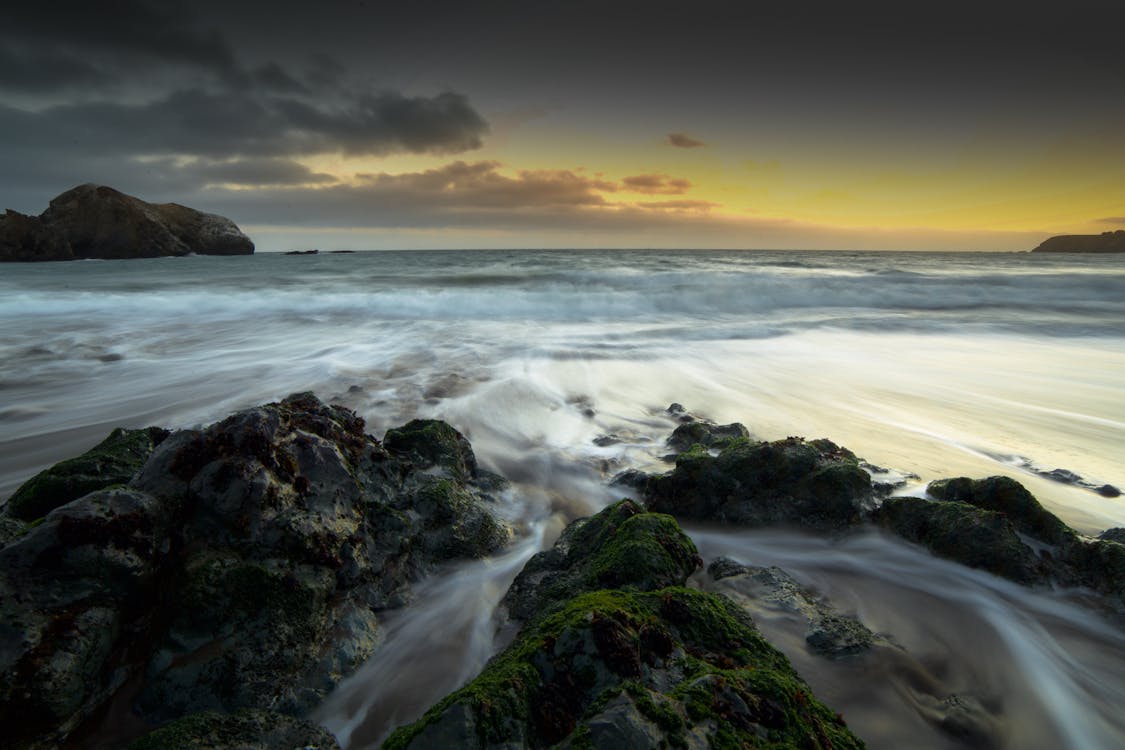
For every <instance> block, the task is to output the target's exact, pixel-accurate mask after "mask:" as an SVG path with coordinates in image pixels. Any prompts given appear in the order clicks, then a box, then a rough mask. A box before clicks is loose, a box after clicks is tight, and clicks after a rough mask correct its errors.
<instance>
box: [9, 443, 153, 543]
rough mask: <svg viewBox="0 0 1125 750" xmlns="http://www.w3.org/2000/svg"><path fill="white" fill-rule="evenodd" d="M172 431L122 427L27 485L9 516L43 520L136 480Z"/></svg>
mask: <svg viewBox="0 0 1125 750" xmlns="http://www.w3.org/2000/svg"><path fill="white" fill-rule="evenodd" d="M168 434H169V433H168V431H167V430H164V429H161V428H159V427H146V428H144V429H139V430H126V429H123V428H121V427H118V428H117V429H115V430H114V431H113V432H111V433H110V434H109V436H108V437H106V439H105V440H103V441H102V442H100V443H98V444H97V445H95V446H94V447H93V448H91V449H90V450H88V451H86V452H85V453H83V454H82V455H81V456H76V457H75V458H68V459H67V460H65V461H60V462H59V463H57V464H55V465H54V466H52V467H51V468H49V469H45V470H44V471H41V472H39V473H38V474H36V475H35V476H34V477H32V478H31V479H29V480H28V481H26V482H25V483H24V484H23V485H21V486H20V488H19V489H17V490H16V492H15V494H13V495H12V497H11V498H9V500H8V504H7V506H6V510H7V513H8V515H10V516H13V517H15V518H19V519H22V520H24V521H33V520H35V519H36V518H42V517H43V516H45V515H47V514H48V513H50V512H51V511H52V510H54V509H55V508H58V507H60V506H62V505H66V504H67V503H69V502H70V501H72V500H77V499H78V498H80V497H82V496H83V495H88V494H89V493H91V492H95V491H96V490H100V489H104V488H106V487H111V486H113V485H115V484H124V483H126V482H128V481H129V480H130V479H132V478H133V475H134V474H136V473H137V472H138V471H139V470H140V468H141V466H143V465H144V462H145V461H146V460H147V459H148V457H149V456H150V455H152V452H153V450H154V449H155V448H156V446H157V445H159V444H160V443H161V442H162V441H163V440H164V438H166V437H168Z"/></svg>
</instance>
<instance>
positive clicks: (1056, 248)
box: [1031, 229, 1125, 253]
mask: <svg viewBox="0 0 1125 750" xmlns="http://www.w3.org/2000/svg"><path fill="white" fill-rule="evenodd" d="M1031 252H1033V253H1125V229H1118V230H1117V231H1116V232H1102V233H1101V234H1065V235H1059V236H1057V237H1051V238H1050V239H1047V240H1044V241H1043V242H1042V243H1041V244H1040V245H1039V247H1037V248H1035V249H1034V250H1032V251H1031Z"/></svg>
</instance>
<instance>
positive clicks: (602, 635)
mask: <svg viewBox="0 0 1125 750" xmlns="http://www.w3.org/2000/svg"><path fill="white" fill-rule="evenodd" d="M697 564H698V560H697V559H696V558H695V548H694V545H693V544H692V542H691V540H690V539H688V538H687V536H685V535H684V533H683V532H682V531H681V530H680V529H679V527H678V526H677V524H676V523H675V521H674V520H672V519H671V518H670V517H668V516H664V515H658V514H652V513H646V512H644V510H643V509H642V508H641V507H640V506H639V505H637V504H636V503H634V502H632V501H629V500H625V501H621V502H619V503H617V504H615V505H612V506H610V507H609V508H607V509H606V510H604V511H602V512H601V513H599V514H597V515H596V516H593V517H592V518H589V519H585V520H582V521H577V522H575V524H573V525H572V526H571V527H568V529H567V530H566V531H565V532H564V534H563V536H562V537H561V538H560V540H559V543H558V544H557V545H556V546H555V547H554V548H553V549H551V550H548V551H546V552H543V553H540V555H538V556H537V557H535V558H533V559H532V560H531V562H529V563H528V565H527V567H526V568H525V569H524V571H523V572H522V573H521V574H520V576H519V577H518V578H517V579H516V582H515V583H514V584H513V586H512V588H511V590H510V591H509V593H508V595H507V598H506V602H507V603H508V605H509V606H510V607H511V608H512V612H513V614H516V615H517V616H522V617H526V619H527V621H526V622H525V624H524V626H523V628H522V630H521V632H520V634H519V635H518V636H517V638H516V640H515V642H513V643H512V645H511V646H509V647H508V648H507V649H506V650H505V651H504V652H502V653H501V654H500V655H498V656H497V657H496V658H494V659H493V660H492V661H491V662H490V663H489V665H488V666H487V667H485V669H484V671H483V672H482V673H481V674H480V676H478V677H477V678H476V679H475V680H473V681H472V682H470V683H469V684H468V685H466V686H465V687H464V688H461V689H460V690H458V691H456V692H454V693H452V694H450V695H449V696H447V697H446V698H444V699H443V700H442V701H440V702H439V703H438V704H437V705H436V706H434V707H433V708H432V709H431V710H430V711H429V712H428V713H427V714H426V715H425V716H424V717H423V718H422V719H421V720H419V721H418V722H416V723H414V724H411V725H409V726H406V727H402V728H400V729H399V730H397V731H396V732H395V733H394V734H393V735H391V737H390V738H389V739H388V740H387V742H386V744H385V745H384V747H385V748H388V749H389V750H397V749H398V748H406V747H409V748H415V749H418V748H448V747H460V748H500V747H506V748H511V747H552V746H554V747H563V748H579V747H621V748H652V747H684V748H707V747H759V746H777V747H807V748H836V749H837V750H842V749H843V748H859V747H862V746H863V743H862V742H860V741H859V740H858V739H857V738H856V737H855V736H854V735H852V734H851V732H849V731H848V729H847V727H846V726H845V725H844V722H843V720H842V719H841V718H840V717H839V715H837V714H834V713H833V712H832V711H830V710H829V709H828V708H826V707H825V706H824V705H823V704H821V703H820V702H819V701H818V700H817V699H816V698H815V697H813V696H812V694H811V691H810V690H809V688H808V686H807V685H806V684H805V683H804V682H803V681H802V680H801V678H800V677H799V676H798V675H797V674H796V672H794V671H793V668H792V667H791V666H790V665H789V662H788V660H787V659H786V658H785V657H784V656H783V655H782V654H781V653H780V652H778V651H777V650H776V649H774V648H773V647H772V646H770V645H769V644H768V643H766V641H765V640H763V639H762V637H761V635H760V634H759V633H758V632H757V629H756V628H755V627H754V624H753V622H752V621H751V620H750V619H749V617H747V616H746V615H745V614H744V613H743V611H742V610H741V609H739V608H738V607H737V606H735V605H734V604H733V602H731V601H730V600H728V599H726V598H724V597H721V596H716V595H713V594H707V593H703V592H701V591H697V590H693V589H688V588H684V583H685V581H686V578H687V575H688V574H689V573H690V572H691V571H692V570H693V569H694V568H695V567H696V565H697Z"/></svg>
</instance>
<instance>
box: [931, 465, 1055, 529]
mask: <svg viewBox="0 0 1125 750" xmlns="http://www.w3.org/2000/svg"><path fill="white" fill-rule="evenodd" d="M926 492H928V493H929V494H930V495H932V496H933V497H936V498H937V499H938V500H945V501H949V502H954V503H968V504H969V505H974V506H976V507H978V508H983V509H984V510H991V511H996V512H998V513H1001V514H1003V515H1004V516H1005V517H1006V518H1007V519H1008V520H1009V521H1010V522H1011V524H1012V526H1013V527H1014V528H1015V530H1016V531H1018V532H1020V533H1023V534H1027V535H1028V536H1031V537H1034V538H1035V539H1039V540H1041V541H1043V542H1046V543H1047V544H1052V545H1060V544H1066V543H1068V542H1071V541H1073V540H1074V538H1075V534H1074V532H1073V531H1071V529H1070V528H1069V527H1068V526H1067V525H1066V524H1064V523H1063V522H1062V521H1060V520H1059V519H1058V517H1057V516H1055V514H1053V513H1051V512H1050V511H1048V510H1047V509H1046V508H1044V507H1043V506H1042V505H1040V504H1039V501H1038V500H1036V499H1035V497H1034V496H1033V495H1032V494H1031V493H1030V492H1028V491H1027V489H1026V488H1025V487H1024V486H1023V485H1022V484H1020V483H1019V482H1017V481H1016V480H1014V479H1011V478H1010V477H1003V476H996V477H987V478H985V479H969V478H968V477H957V478H955V479H939V480H938V481H936V482H930V484H929V485H928V486H927V487H926Z"/></svg>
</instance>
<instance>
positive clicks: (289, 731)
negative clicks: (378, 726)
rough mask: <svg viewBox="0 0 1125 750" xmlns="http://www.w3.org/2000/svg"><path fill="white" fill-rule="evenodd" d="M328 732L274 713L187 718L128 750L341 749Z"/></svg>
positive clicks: (254, 711)
mask: <svg viewBox="0 0 1125 750" xmlns="http://www.w3.org/2000/svg"><path fill="white" fill-rule="evenodd" d="M339 747H340V746H339V744H337V742H336V738H335V737H333V736H332V735H331V734H330V733H329V732H328V730H326V729H324V728H323V727H318V726H316V725H315V724H312V723H310V722H307V721H303V720H301V719H295V718H293V717H292V716H285V715H284V714H278V713H275V712H273V711H262V710H257V709H243V710H241V711H237V712H235V713H233V714H229V715H226V714H220V713H215V712H204V713H198V714H192V715H191V716H185V717H184V718H182V719H178V720H176V721H174V722H172V723H170V724H167V725H165V726H163V727H161V728H160V729H157V730H156V731H155V732H150V733H149V734H147V735H145V736H144V737H142V738H141V739H139V740H137V741H136V742H134V743H132V744H131V745H129V748H128V750H176V749H178V748H185V749H186V748H192V750H295V749H296V748H300V750H339Z"/></svg>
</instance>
